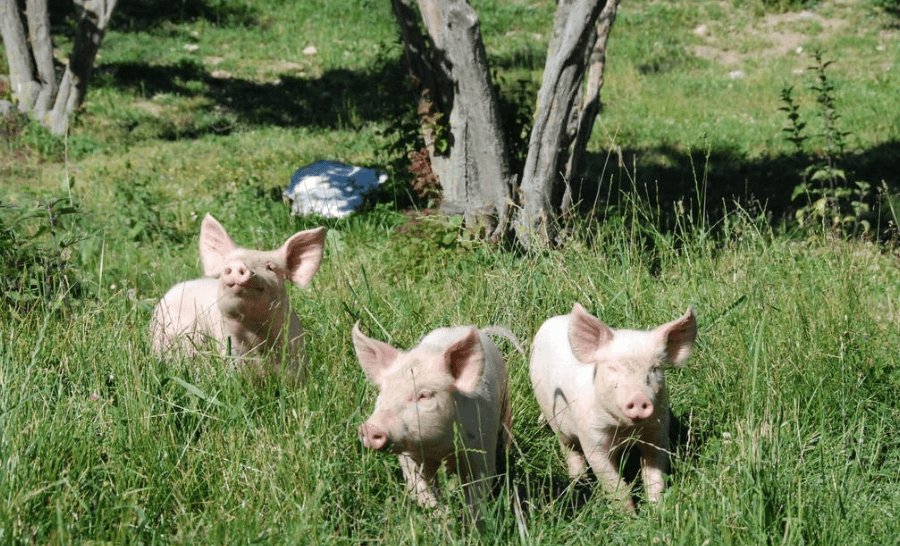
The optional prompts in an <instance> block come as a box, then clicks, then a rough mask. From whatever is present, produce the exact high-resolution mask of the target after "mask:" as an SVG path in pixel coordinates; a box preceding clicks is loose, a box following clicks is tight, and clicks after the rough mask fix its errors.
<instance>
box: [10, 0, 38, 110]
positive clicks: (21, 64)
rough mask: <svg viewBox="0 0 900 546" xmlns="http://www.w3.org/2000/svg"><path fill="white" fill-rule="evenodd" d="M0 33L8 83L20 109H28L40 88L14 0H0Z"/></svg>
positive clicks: (20, 17) (20, 15)
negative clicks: (0, 34)
mask: <svg viewBox="0 0 900 546" xmlns="http://www.w3.org/2000/svg"><path fill="white" fill-rule="evenodd" d="M44 11H46V9H45V10H44ZM0 33H2V35H3V46H4V47H5V48H6V57H7V59H8V61H9V83H10V86H11V87H12V92H13V96H15V97H16V99H18V101H19V109H20V110H22V111H24V112H27V111H30V110H31V107H32V105H34V102H35V100H36V99H37V95H38V93H39V92H40V88H39V86H38V84H37V82H35V81H34V77H33V71H32V66H33V61H32V57H31V49H29V47H28V39H27V37H26V35H25V29H24V27H23V26H22V14H21V12H20V11H19V6H18V5H17V4H16V0H0Z"/></svg>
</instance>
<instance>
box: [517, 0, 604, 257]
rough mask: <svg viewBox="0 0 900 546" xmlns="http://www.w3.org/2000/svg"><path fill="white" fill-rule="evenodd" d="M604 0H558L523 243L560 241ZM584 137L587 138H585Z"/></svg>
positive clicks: (527, 173) (527, 178)
mask: <svg viewBox="0 0 900 546" xmlns="http://www.w3.org/2000/svg"><path fill="white" fill-rule="evenodd" d="M605 4H606V2H605V1H604V0H560V2H559V4H558V6H557V11H556V23H555V24H554V36H553V39H552V40H551V42H550V48H549V51H548V54H547V61H546V64H545V66H544V77H543V81H542V82H541V89H540V91H539V92H538V108H537V113H536V114H535V120H534V126H533V128H532V130H531V138H530V141H529V144H528V157H527V158H526V160H525V169H524V172H523V173H522V188H521V193H522V203H521V205H522V208H521V209H520V211H519V216H518V217H517V218H516V221H515V229H516V238H517V240H518V241H519V242H520V243H521V244H522V245H523V246H525V248H537V247H547V246H557V245H559V244H561V242H562V240H561V235H560V233H559V226H558V222H557V217H558V215H559V214H560V213H561V212H562V208H561V207H562V204H563V201H564V198H565V196H566V195H567V193H568V192H567V191H566V187H565V186H566V184H567V183H566V180H565V179H564V178H562V177H563V175H564V174H565V172H566V163H567V159H568V151H569V145H570V144H571V142H572V139H573V138H574V131H573V130H572V129H571V126H572V125H573V121H572V120H575V119H578V115H577V114H576V115H574V116H573V106H574V105H575V104H576V99H577V98H578V97H579V96H580V92H581V87H582V85H583V81H584V73H585V68H586V66H587V64H588V57H589V55H590V52H591V51H592V50H593V49H594V45H595V43H596V40H597V29H596V24H597V21H598V18H599V16H600V12H601V11H602V9H603V8H604V6H605ZM585 142H586V140H585Z"/></svg>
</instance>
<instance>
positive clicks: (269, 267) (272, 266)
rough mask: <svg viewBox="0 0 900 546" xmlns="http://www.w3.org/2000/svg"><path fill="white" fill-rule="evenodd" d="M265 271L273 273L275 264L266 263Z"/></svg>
mask: <svg viewBox="0 0 900 546" xmlns="http://www.w3.org/2000/svg"><path fill="white" fill-rule="evenodd" d="M266 269H267V270H269V271H275V264H273V263H272V262H266Z"/></svg>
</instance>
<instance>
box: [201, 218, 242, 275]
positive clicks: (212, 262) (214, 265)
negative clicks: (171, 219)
mask: <svg viewBox="0 0 900 546" xmlns="http://www.w3.org/2000/svg"><path fill="white" fill-rule="evenodd" d="M236 248H237V244H235V242H234V240H233V239H232V238H231V236H230V235H228V232H227V231H225V228H223V227H222V224H220V223H219V221H218V220H216V219H215V218H213V217H212V215H211V214H209V213H207V214H206V216H204V217H203V223H202V224H200V262H201V263H202V264H203V274H204V275H206V276H207V277H215V276H217V275H219V274H220V273H221V272H222V265H223V264H224V263H225V257H226V256H228V255H229V254H231V252H232V251H233V250H234V249H236Z"/></svg>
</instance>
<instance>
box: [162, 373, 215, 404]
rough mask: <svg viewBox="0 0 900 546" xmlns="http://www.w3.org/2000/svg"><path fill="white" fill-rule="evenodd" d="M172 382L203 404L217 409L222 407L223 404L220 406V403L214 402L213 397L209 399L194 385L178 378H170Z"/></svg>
mask: <svg viewBox="0 0 900 546" xmlns="http://www.w3.org/2000/svg"><path fill="white" fill-rule="evenodd" d="M172 381H174V382H176V383H178V384H179V385H181V386H182V387H184V390H186V391H188V392H189V393H191V394H193V395H194V396H196V397H197V398H199V399H200V400H203V401H204V402H209V403H210V404H212V405H214V406H219V407H223V406H224V404H222V403H221V402H219V401H218V400H216V399H215V397H211V396H209V395H207V394H206V393H205V392H203V391H202V390H200V389H199V388H197V387H195V386H194V385H191V384H190V383H188V382H187V381H185V380H184V379H181V378H180V377H175V376H172Z"/></svg>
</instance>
